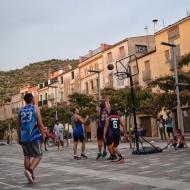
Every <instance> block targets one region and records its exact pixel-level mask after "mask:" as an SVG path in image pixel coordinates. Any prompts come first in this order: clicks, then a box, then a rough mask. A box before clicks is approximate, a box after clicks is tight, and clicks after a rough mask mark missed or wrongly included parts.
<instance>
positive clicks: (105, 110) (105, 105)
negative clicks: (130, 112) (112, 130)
mask: <svg viewBox="0 0 190 190" xmlns="http://www.w3.org/2000/svg"><path fill="white" fill-rule="evenodd" d="M109 109H110V104H109V100H106V101H105V102H101V103H100V106H99V107H97V111H98V114H99V120H98V123H97V139H98V154H97V158H96V159H97V160H98V159H99V158H101V157H105V156H106V155H107V152H106V143H105V142H104V139H103V134H104V127H105V125H106V119H107V117H108V115H109ZM103 144H104V150H103V153H102V146H103Z"/></svg>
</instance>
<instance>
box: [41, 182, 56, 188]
mask: <svg viewBox="0 0 190 190" xmlns="http://www.w3.org/2000/svg"><path fill="white" fill-rule="evenodd" d="M56 185H60V183H48V184H42V185H40V187H49V186H56Z"/></svg>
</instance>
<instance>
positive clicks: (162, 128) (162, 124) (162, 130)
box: [157, 115, 166, 140]
mask: <svg viewBox="0 0 190 190" xmlns="http://www.w3.org/2000/svg"><path fill="white" fill-rule="evenodd" d="M165 124H166V122H165V119H164V118H163V115H160V118H159V119H157V126H158V129H159V132H160V137H161V140H163V136H164V139H165V140H166V132H165Z"/></svg>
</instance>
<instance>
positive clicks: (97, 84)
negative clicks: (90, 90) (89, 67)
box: [96, 79, 99, 88]
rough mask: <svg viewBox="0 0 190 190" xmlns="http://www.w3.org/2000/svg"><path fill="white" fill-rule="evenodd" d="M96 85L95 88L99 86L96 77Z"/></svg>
mask: <svg viewBox="0 0 190 190" xmlns="http://www.w3.org/2000/svg"><path fill="white" fill-rule="evenodd" d="M96 86H97V88H99V83H98V79H96Z"/></svg>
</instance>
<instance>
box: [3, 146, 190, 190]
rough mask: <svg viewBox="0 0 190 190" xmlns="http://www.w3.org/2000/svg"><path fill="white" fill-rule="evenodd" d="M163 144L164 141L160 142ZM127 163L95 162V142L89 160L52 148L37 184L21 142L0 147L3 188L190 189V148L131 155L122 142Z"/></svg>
mask: <svg viewBox="0 0 190 190" xmlns="http://www.w3.org/2000/svg"><path fill="white" fill-rule="evenodd" d="M159 145H160V146H162V147H163V146H164V145H163V144H159ZM121 150H122V153H123V154H124V155H125V157H126V163H125V164H115V163H111V162H109V161H107V160H106V159H102V160H100V161H96V160H95V158H96V144H95V143H90V144H87V155H88V156H89V158H88V159H87V160H73V159H72V148H71V146H70V147H66V148H65V150H60V151H57V150H56V147H52V148H49V151H48V152H45V153H44V158H43V160H42V162H41V164H40V167H38V169H37V170H36V173H35V174H36V183H35V184H34V185H29V184H27V181H26V178H25V176H24V174H23V171H24V170H23V164H22V163H23V156H22V151H21V148H20V146H19V145H6V146H0V171H1V172H0V190H3V189H26V190H27V189H36V190H37V189H43V190H62V189H63V190H162V189H165V190H190V149H183V150H177V151H176V150H173V149H167V150H166V151H164V152H163V153H158V154H151V155H141V156H139V155H138V156H137V155H132V154H131V152H130V150H129V148H128V145H127V144H122V145H121Z"/></svg>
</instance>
